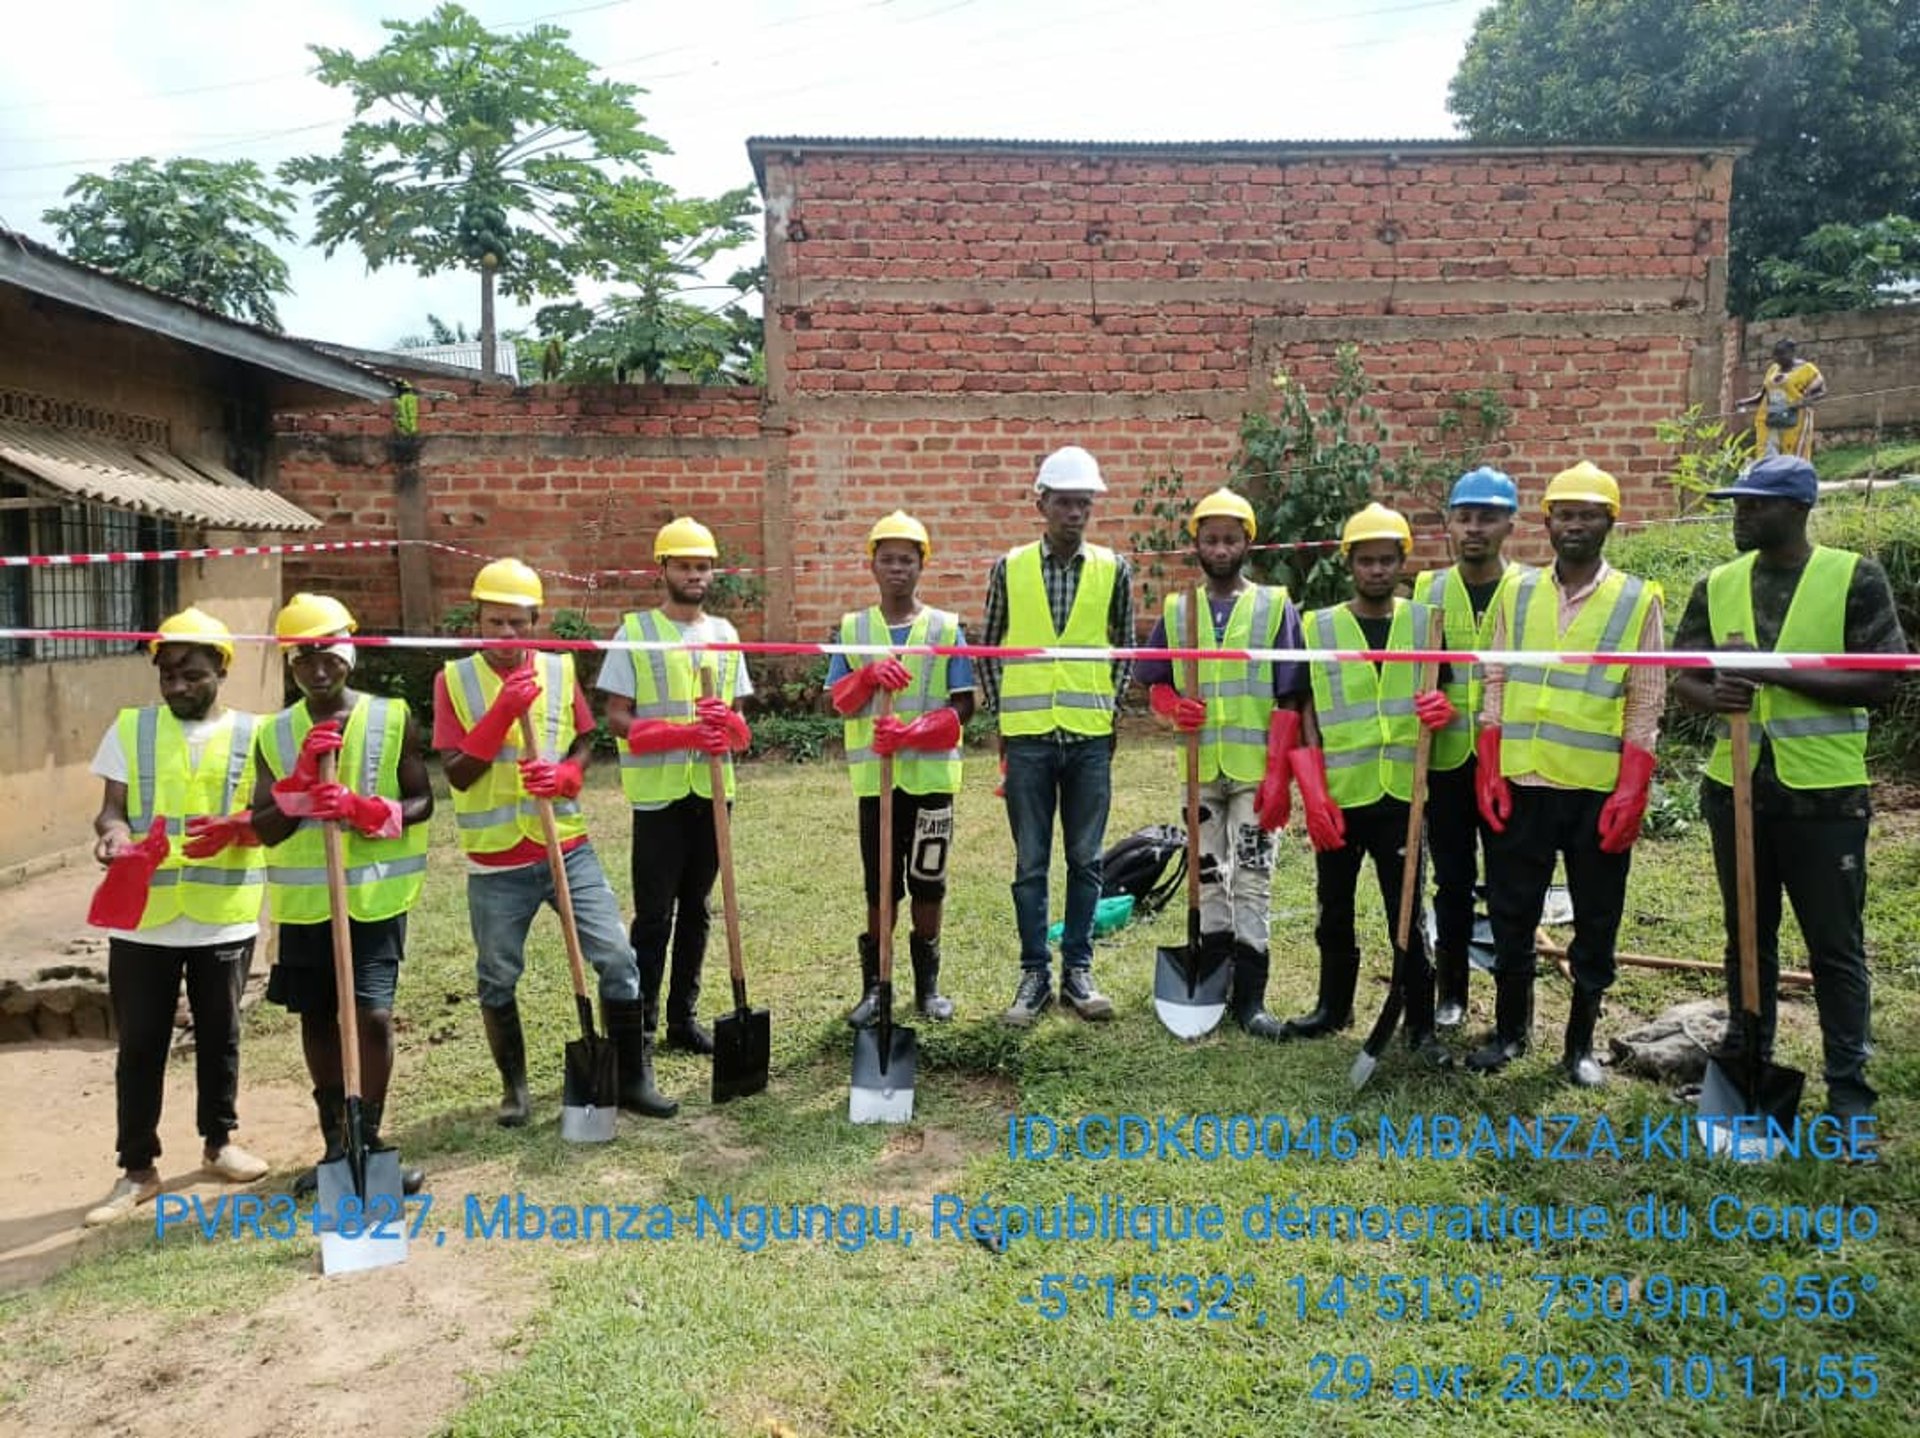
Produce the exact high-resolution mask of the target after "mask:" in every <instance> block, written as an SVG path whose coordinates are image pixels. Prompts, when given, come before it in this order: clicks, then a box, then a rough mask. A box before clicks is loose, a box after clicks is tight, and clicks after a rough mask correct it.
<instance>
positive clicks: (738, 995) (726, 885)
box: [700, 664, 747, 1012]
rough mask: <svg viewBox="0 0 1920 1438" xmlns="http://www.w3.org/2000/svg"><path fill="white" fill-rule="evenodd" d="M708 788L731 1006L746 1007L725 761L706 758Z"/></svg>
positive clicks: (703, 671)
mask: <svg viewBox="0 0 1920 1438" xmlns="http://www.w3.org/2000/svg"><path fill="white" fill-rule="evenodd" d="M700 697H701V698H702V699H711V698H713V697H714V689H713V670H712V669H710V668H708V667H707V666H706V665H705V664H702V665H701V666H700ZM707 775H708V783H707V787H708V788H709V789H711V790H712V791H713V850H714V853H715V855H716V856H717V857H718V858H719V861H720V904H721V907H722V909H723V910H724V911H725V916H726V924H727V975H728V977H729V978H731V979H732V980H733V1006H734V1008H735V1009H736V1010H739V1011H742V1012H744V1011H745V1009H746V1007H747V971H746V967H745V966H744V965H743V964H742V962H741V959H740V897H739V895H738V894H736V893H735V892H734V887H733V828H732V824H731V822H730V818H729V816H728V814H727V761H726V758H725V756H723V755H720V754H709V755H707Z"/></svg>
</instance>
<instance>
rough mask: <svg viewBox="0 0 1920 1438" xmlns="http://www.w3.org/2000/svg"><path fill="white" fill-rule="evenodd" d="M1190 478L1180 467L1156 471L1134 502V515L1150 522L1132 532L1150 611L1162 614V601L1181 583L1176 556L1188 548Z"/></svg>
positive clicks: (1132, 540) (1142, 589) (1142, 583)
mask: <svg viewBox="0 0 1920 1438" xmlns="http://www.w3.org/2000/svg"><path fill="white" fill-rule="evenodd" d="M1191 505H1192V501H1191V500H1190V499H1188V497H1187V478H1186V476H1185V475H1184V474H1182V473H1181V472H1180V471H1179V470H1177V469H1174V470H1168V471H1167V472H1166V473H1165V474H1156V475H1154V476H1153V477H1152V478H1150V479H1149V480H1148V481H1147V482H1146V485H1145V486H1144V487H1143V488H1142V489H1141V491H1140V495H1139V497H1138V498H1136V499H1135V500H1134V501H1133V512H1134V514H1135V515H1136V516H1137V517H1139V518H1142V519H1144V520H1146V521H1147V524H1146V528H1144V529H1137V530H1135V531H1134V532H1133V533H1132V534H1130V535H1128V536H1127V537H1128V539H1129V540H1130V541H1131V542H1132V544H1133V551H1134V553H1135V554H1136V555H1137V556H1139V558H1138V559H1137V561H1136V568H1137V569H1138V571H1139V574H1140V584H1141V597H1142V598H1143V599H1144V600H1145V601H1146V606H1147V609H1148V611H1149V612H1150V613H1158V612H1159V609H1160V601H1161V600H1162V599H1163V598H1165V597H1166V595H1167V593H1168V592H1169V590H1170V589H1171V588H1172V586H1173V585H1174V584H1175V583H1176V582H1177V581H1176V575H1177V569H1176V565H1177V563H1178V561H1177V560H1176V559H1174V558H1173V556H1176V555H1182V554H1184V553H1185V551H1186V549H1187V510H1188V509H1189V508H1190V507H1191Z"/></svg>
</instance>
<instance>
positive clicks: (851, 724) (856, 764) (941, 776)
mask: <svg viewBox="0 0 1920 1438" xmlns="http://www.w3.org/2000/svg"><path fill="white" fill-rule="evenodd" d="M959 632H960V621H959V619H958V618H957V617H956V616H954V615H952V614H948V613H947V612H946V611H945V610H941V609H922V610H921V611H920V612H919V613H918V614H916V615H915V616H914V617H913V624H912V626H911V627H910V628H909V629H908V630H907V644H908V645H909V646H912V645H920V644H951V643H953V637H954V635H956V634H958V633H959ZM840 642H841V643H842V644H886V643H890V642H891V636H890V635H889V633H888V630H887V621H886V616H884V615H883V614H881V612H880V611H879V610H878V609H863V610H859V611H857V612H856V613H853V614H843V615H841V616H840ZM870 660H871V656H869V657H868V659H867V660H863V662H870ZM848 662H849V663H851V662H852V660H851V658H850V659H849V661H848ZM900 662H901V663H902V664H904V665H905V666H906V669H907V673H908V674H910V675H911V676H912V677H913V682H912V683H911V684H909V685H908V686H907V687H906V688H905V689H902V690H901V691H900V692H899V693H898V694H896V695H894V696H893V717H894V718H896V719H898V720H899V721H900V722H901V723H903V724H911V723H912V722H913V721H914V720H915V719H918V718H919V717H920V716H921V715H923V714H929V713H931V712H932V711H933V710H935V709H944V708H946V707H947V699H948V694H947V664H948V661H947V659H946V658H945V657H944V656H942V655H937V654H936V655H927V654H909V655H906V656H904V657H903V658H902V659H901V661H900ZM879 712H880V696H879V695H878V694H875V695H873V696H872V697H870V698H869V699H868V700H867V703H866V707H865V708H863V709H861V710H859V711H857V712H856V713H854V714H852V715H850V716H848V718H847V722H846V725H845V732H846V747H847V772H848V774H849V775H851V776H852V779H853V792H854V793H855V794H857V795H859V796H860V797H861V798H863V799H866V798H872V797H874V796H876V795H878V794H879V792H880V756H879V755H877V754H875V753H874V752H873V721H874V719H875V717H876V716H877V715H878V714H879ZM960 772H961V771H960V751H959V750H958V749H947V750H944V751H942V752H940V753H928V752H926V751H924V750H915V749H902V750H900V751H899V752H898V753H896V754H895V755H894V756H893V787H894V788H895V789H898V790H900V791H902V792H903V793H907V794H952V793H956V792H958V791H959V788H960Z"/></svg>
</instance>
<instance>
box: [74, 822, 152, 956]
mask: <svg viewBox="0 0 1920 1438" xmlns="http://www.w3.org/2000/svg"><path fill="white" fill-rule="evenodd" d="M172 847H173V845H172V843H171V841H170V840H168V838H167V821H166V818H165V816H164V815H160V814H155V815H154V816H153V827H152V828H151V829H149V830H148V831H147V837H146V838H144V839H142V840H141V841H140V842H139V843H137V844H130V845H128V846H127V847H126V848H124V849H122V850H121V851H120V852H119V853H117V854H115V855H114V856H113V861H112V862H111V863H110V864H108V865H107V872H106V875H105V877H104V878H102V879H101V880H100V887H99V888H98V889H96V890H94V893H93V902H92V903H91V904H89V905H88V906H87V922H88V923H89V924H92V925H93V926H94V927H95V928H100V929H137V928H139V927H140V916H141V915H142V914H144V913H146V911H147V891H148V889H150V888H151V887H152V886H153V871H154V870H155V869H157V868H159V867H160V863H161V861H162V860H163V859H165V858H166V857H167V853H168V851H169V850H170V849H171V848H172Z"/></svg>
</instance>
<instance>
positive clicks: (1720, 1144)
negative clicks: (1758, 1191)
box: [1694, 1058, 1807, 1163]
mask: <svg viewBox="0 0 1920 1438" xmlns="http://www.w3.org/2000/svg"><path fill="white" fill-rule="evenodd" d="M1755 1068H1756V1066H1755V1065H1754V1064H1753V1063H1752V1061H1751V1060H1747V1059H1741V1058H1732V1059H1727V1060H1722V1059H1718V1058H1713V1059H1709V1060H1707V1071H1706V1073H1705V1074H1704V1075H1703V1076H1702V1078H1701V1080H1700V1111H1699V1113H1698V1115H1697V1116H1696V1117H1695V1119H1694V1126H1695V1128H1696V1129H1697V1130H1698V1132H1699V1134H1700V1141H1701V1142H1702V1143H1704V1144H1705V1145H1706V1146H1707V1149H1708V1151H1709V1152H1711V1153H1715V1154H1723V1155H1725V1156H1727V1157H1729V1158H1732V1159H1734V1160H1736V1161H1738V1162H1740V1163H1762V1162H1765V1161H1766V1160H1768V1159H1771V1158H1773V1157H1775V1156H1776V1152H1777V1150H1778V1149H1779V1147H1780V1146H1781V1145H1780V1144H1778V1143H1776V1142H1775V1141H1774V1140H1773V1139H1772V1138H1771V1137H1770V1136H1769V1134H1768V1127H1769V1123H1768V1121H1769V1120H1771V1121H1772V1123H1773V1124H1775V1125H1777V1126H1779V1127H1780V1128H1781V1129H1788V1128H1791V1126H1792V1124H1793V1120H1794V1118H1795V1116H1796V1115H1797V1114H1798V1113H1799V1111H1800V1094H1801V1090H1802V1089H1803V1088H1805V1086H1806V1082H1807V1076H1806V1075H1805V1074H1803V1073H1801V1072H1800V1071H1799V1070H1798V1069H1790V1068H1783V1067H1782V1066H1781V1065H1779V1064H1776V1063H1773V1062H1772V1061H1770V1060H1769V1061H1763V1062H1762V1063H1760V1064H1759V1065H1757V1072H1754V1073H1752V1074H1749V1072H1748V1070H1750V1069H1755Z"/></svg>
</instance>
